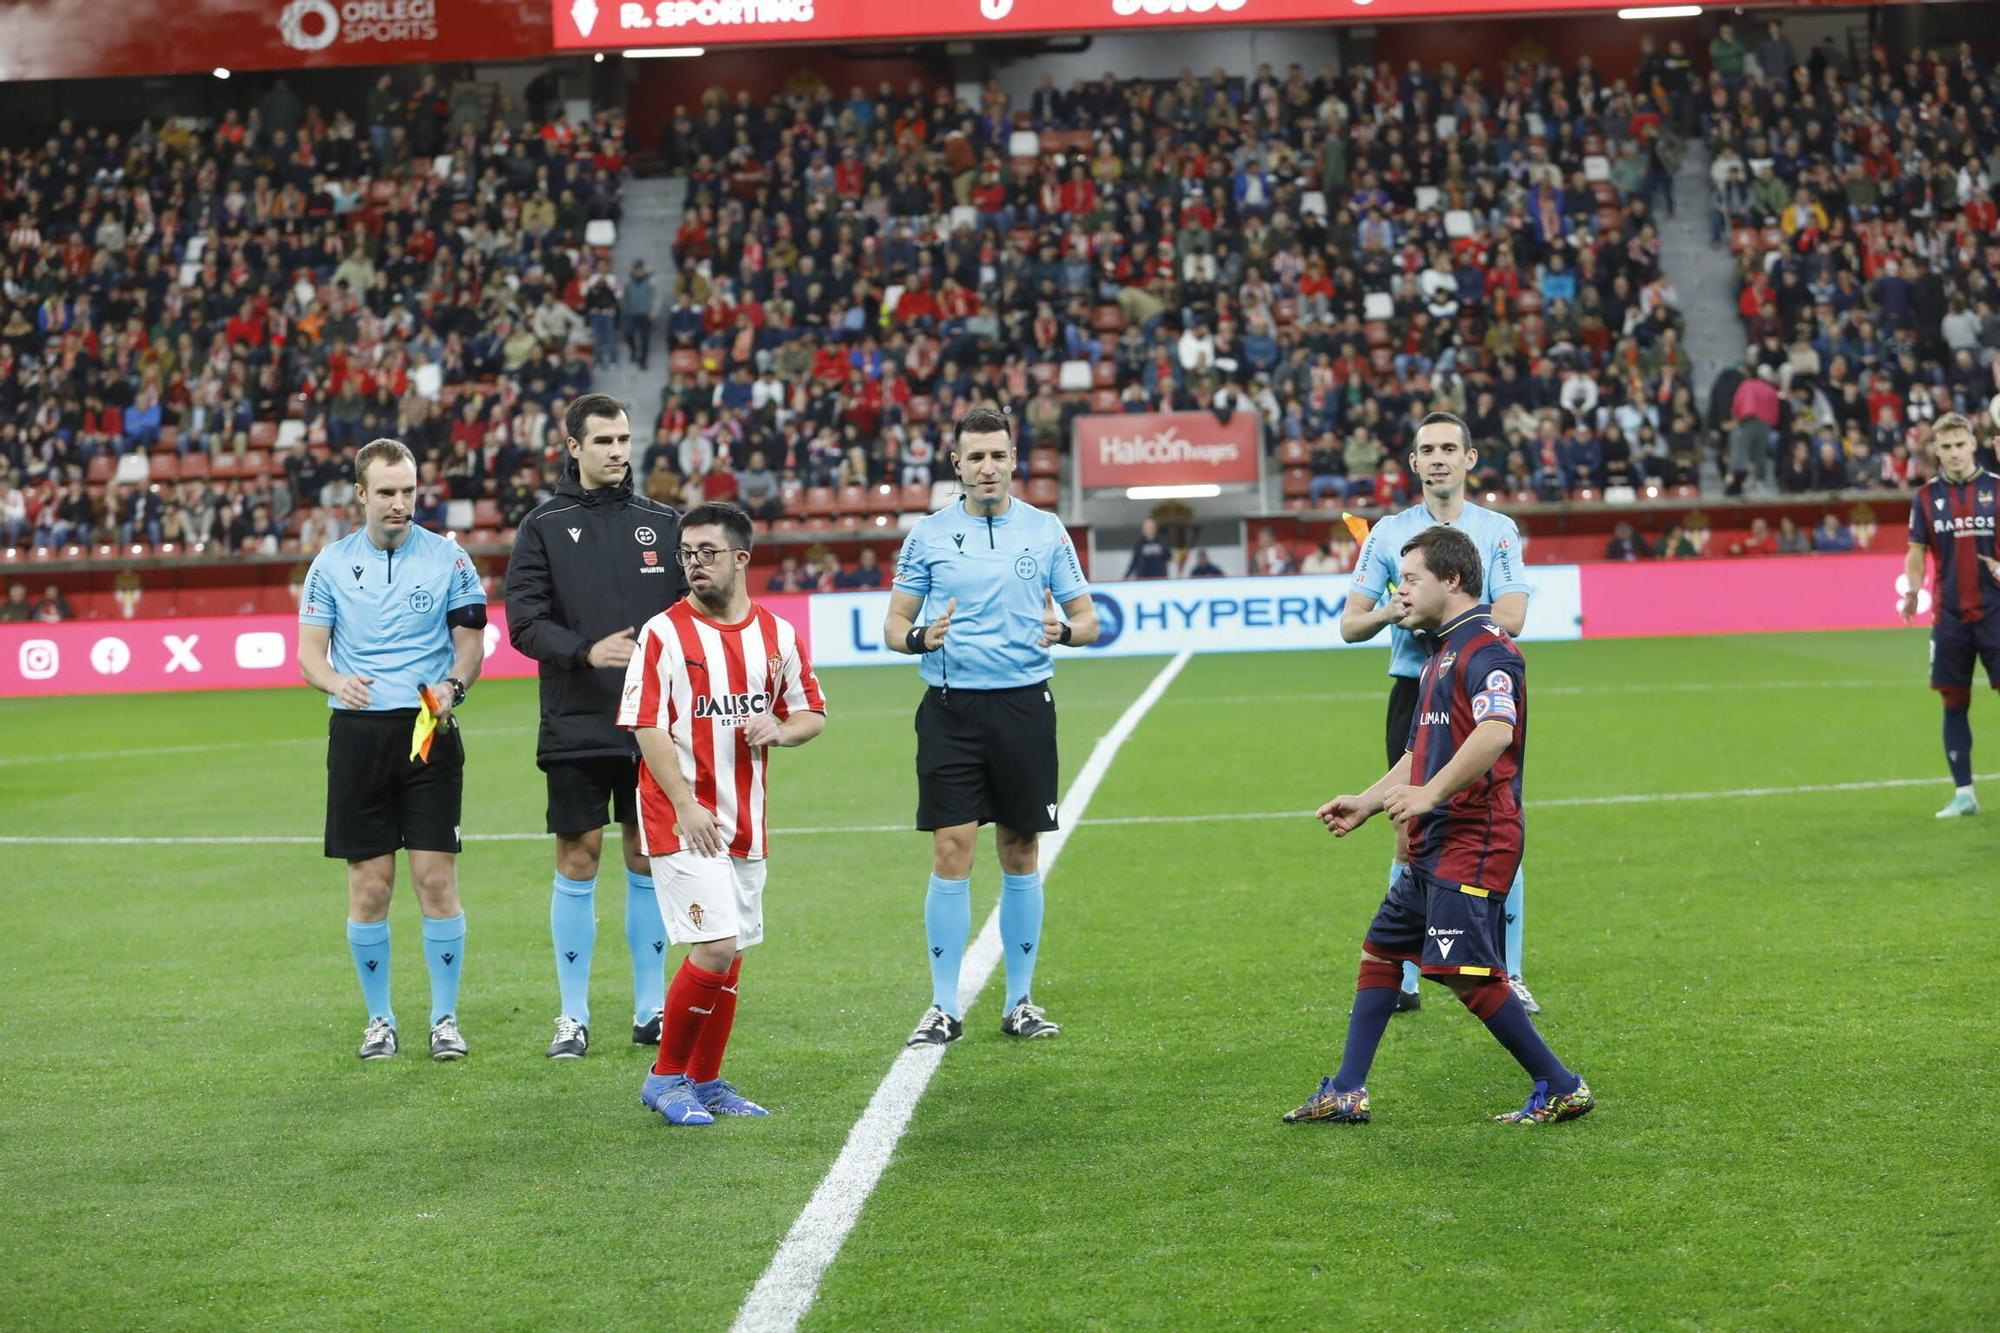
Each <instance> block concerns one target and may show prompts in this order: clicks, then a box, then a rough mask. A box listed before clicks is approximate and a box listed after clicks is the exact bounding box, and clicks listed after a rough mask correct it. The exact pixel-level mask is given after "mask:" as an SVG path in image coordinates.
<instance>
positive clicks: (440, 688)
mask: <svg viewBox="0 0 2000 1333" xmlns="http://www.w3.org/2000/svg"><path fill="white" fill-rule="evenodd" d="M430 688H431V713H432V714H433V715H434V716H435V717H436V718H437V720H438V725H439V726H443V725H444V724H445V723H446V722H448V721H449V720H450V719H451V710H452V709H453V708H456V707H457V706H458V705H457V702H456V700H457V699H458V692H457V691H456V690H454V689H452V687H451V686H450V685H447V684H446V683H445V682H444V681H441V680H440V681H437V682H436V683H434V684H433V685H432V686H431V687H430Z"/></svg>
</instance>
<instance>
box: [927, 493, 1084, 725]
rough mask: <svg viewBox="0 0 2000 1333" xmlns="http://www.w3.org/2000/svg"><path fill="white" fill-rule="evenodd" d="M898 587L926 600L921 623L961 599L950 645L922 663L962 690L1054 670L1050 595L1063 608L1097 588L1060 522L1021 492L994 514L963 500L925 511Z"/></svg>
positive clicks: (1003, 686) (932, 676)
mask: <svg viewBox="0 0 2000 1333" xmlns="http://www.w3.org/2000/svg"><path fill="white" fill-rule="evenodd" d="M895 587H896V591H898V592H906V593H910V594H911V595H913V596H916V597H921V598H923V599H924V605H923V609H922V610H921V611H920V612H918V614H917V620H916V623H917V624H919V625H927V624H929V623H930V622H931V621H933V620H936V619H937V618H938V617H939V616H941V615H943V614H944V609H945V607H946V606H948V605H950V603H951V600H952V598H954V597H956V598H957V599H958V609H957V610H956V611H954V612H952V615H951V633H950V634H949V635H948V636H947V637H946V638H945V641H944V646H943V647H941V648H939V649H938V650H937V651H936V652H934V653H925V654H923V655H922V656H921V657H919V658H918V659H917V666H918V670H919V671H920V672H921V673H922V675H923V678H924V679H925V680H926V681H928V682H930V683H931V684H932V685H945V686H952V687H955V688H957V689H964V690H1010V689H1016V688H1019V687H1020V686H1023V685H1038V684H1040V683H1041V682H1042V681H1045V680H1047V679H1048V678H1049V677H1050V676H1052V675H1054V674H1055V663H1054V662H1053V661H1052V660H1051V657H1050V653H1049V650H1048V649H1047V648H1044V647H1042V646H1041V638H1042V613H1043V610H1044V607H1043V603H1042V594H1043V593H1044V592H1052V593H1054V594H1055V599H1056V605H1057V606H1061V605H1063V604H1064V603H1065V602H1068V601H1070V600H1071V599H1072V598H1075V597H1078V596H1081V595H1082V594H1084V593H1086V592H1089V591H1090V584H1089V583H1088V582H1086V581H1085V579H1084V577H1083V562H1082V561H1080V560H1078V559H1077V555H1076V546H1075V544H1074V543H1072V542H1071V541H1070V539H1069V533H1068V532H1067V531H1066V530H1065V529H1064V528H1063V525H1062V520H1061V519H1059V518H1057V517H1056V516H1055V515H1054V514H1051V513H1049V512H1048V511H1046V510H1042V509H1037V508H1035V507H1034V506H1033V505H1031V504H1028V503H1026V502H1024V501H1022V500H1019V499H1014V500H1010V501H1009V502H1008V505H1007V509H1006V512H1005V513H1002V514H1000V515H999V516H998V517H995V518H978V517H975V516H974V515H972V514H971V513H969V512H968V511H967V510H966V507H965V501H964V500H962V499H961V500H959V501H956V502H955V503H953V504H952V506H951V507H950V508H948V509H940V510H938V511H937V512H936V513H935V514H928V515H926V516H924V517H923V518H922V519H919V520H918V521H917V526H916V527H914V528H911V529H910V535H909V536H907V537H905V538H904V539H903V549H902V551H901V552H900V553H898V555H897V556H896V583H895Z"/></svg>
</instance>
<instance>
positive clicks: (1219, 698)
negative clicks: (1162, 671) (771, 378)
mask: <svg viewBox="0 0 2000 1333" xmlns="http://www.w3.org/2000/svg"><path fill="white" fill-rule="evenodd" d="M1909 683H1910V682H1909V681H1908V680H1907V679H1905V678H1903V677H1900V676H1898V677H1894V678H1887V677H1878V678H1866V679H1856V680H1769V681H1755V680H1752V681H1730V682H1726V683H1725V682H1720V681H1702V680H1680V681H1660V682H1657V683H1653V684H1643V683H1636V682H1628V683H1625V684H1620V685H1539V686H1537V687H1536V688H1535V696H1536V697H1537V698H1540V697H1542V696H1543V695H1550V694H1560V695H1564V696H1587V695H1597V694H1715V693H1727V694H1740V693H1742V692H1744V691H1746V690H1786V691H1793V690H1878V689H1888V688H1893V687H1896V686H1902V685H1908V684H1909ZM1381 698H1382V691H1380V690H1309V691H1304V692H1300V693H1290V694H1222V695H1189V696H1187V697H1186V698H1183V699H1170V700H1165V701H1163V702H1164V703H1165V704H1166V706H1167V707H1170V708H1171V707H1175V706H1187V707H1200V708H1210V707H1213V706H1215V705H1216V704H1279V703H1329V704H1331V703H1375V702H1379V701H1380V700H1381ZM1116 707H1118V704H1117V703H1116V701H1114V700H1103V701H1099V700H1094V699H1093V700H1076V701H1072V702H1068V703H1065V704H1064V705H1063V711H1065V712H1075V711H1076V710H1078V709H1095V708H1116ZM909 715H910V708H909V707H908V706H907V705H903V704H898V705H897V706H896V707H894V708H853V709H842V710H841V713H840V716H841V717H842V718H843V719H846V718H869V717H884V718H886V717H894V718H904V717H908V716H909ZM536 730H537V728H536V726H535V725H534V724H532V723H530V724H525V725H522V724H513V723H498V724H493V725H486V724H476V725H473V726H471V727H468V728H467V731H468V733H469V734H470V735H471V736H472V738H473V739H474V740H475V741H476V740H478V739H480V738H482V737H487V736H527V735H532V734H533V733H534V732H535V731H536ZM325 744H326V737H325V736H324V735H318V736H280V737H275V738H271V739H267V740H255V741H201V742H195V743H191V744H187V745H150V746H141V747H137V748H133V749H121V750H72V751H68V752H65V753H62V754H14V755H0V768H20V767H24V766H27V765H31V764H87V763H90V762H91V761H93V760H99V759H148V758H152V757H154V756H167V755H179V754H219V753H227V752H229V751H232V750H268V749H277V748H282V747H285V746H292V745H325ZM899 827H900V826H899ZM795 831H796V830H795ZM538 836H540V835H538Z"/></svg>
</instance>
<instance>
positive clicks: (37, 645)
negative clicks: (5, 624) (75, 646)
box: [21, 639, 62, 680]
mask: <svg viewBox="0 0 2000 1333" xmlns="http://www.w3.org/2000/svg"><path fill="white" fill-rule="evenodd" d="M60 670H62V654H61V653H59V652H57V651H56V646H55V644H53V643H51V642H50V641H49V640H47V639H29V640H27V641H26V642H24V643H23V644H22V645H21V679H23V680H48V679H50V678H52V677H53V676H54V675H55V674H56V672H58V671H60Z"/></svg>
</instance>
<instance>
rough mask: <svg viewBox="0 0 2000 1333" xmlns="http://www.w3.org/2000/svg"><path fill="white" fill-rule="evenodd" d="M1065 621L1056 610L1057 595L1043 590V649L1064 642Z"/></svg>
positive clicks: (1045, 589)
mask: <svg viewBox="0 0 2000 1333" xmlns="http://www.w3.org/2000/svg"><path fill="white" fill-rule="evenodd" d="M1065 623H1066V622H1065V621H1064V620H1063V618H1062V615H1061V613H1060V612H1058V611H1057V610H1056V595H1055V594H1054V593H1053V592H1051V591H1049V590H1048V589H1047V588H1044V589H1042V647H1044V648H1046V647H1048V646H1049V645H1050V644H1052V643H1061V642H1062V632H1063V625H1064V624H1065Z"/></svg>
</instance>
